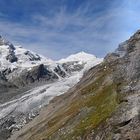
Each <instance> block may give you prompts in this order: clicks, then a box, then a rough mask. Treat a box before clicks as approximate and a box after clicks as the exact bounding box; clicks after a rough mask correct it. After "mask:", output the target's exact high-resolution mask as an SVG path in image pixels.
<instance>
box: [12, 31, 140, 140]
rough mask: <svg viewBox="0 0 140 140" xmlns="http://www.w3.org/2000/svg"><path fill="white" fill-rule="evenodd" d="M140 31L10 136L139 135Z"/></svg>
mask: <svg viewBox="0 0 140 140" xmlns="http://www.w3.org/2000/svg"><path fill="white" fill-rule="evenodd" d="M139 132H140V31H137V32H136V33H135V34H134V35H133V36H132V37H131V38H130V39H129V40H127V41H126V42H124V43H122V44H120V46H119V48H118V49H117V50H116V51H115V52H114V53H112V54H109V55H107V56H106V57H105V59H104V61H103V63H101V64H99V65H97V66H95V67H93V68H92V69H90V70H89V71H88V72H87V73H85V75H84V76H83V78H82V79H81V81H80V82H79V83H78V84H77V85H76V86H75V87H74V88H72V89H71V90H69V91H68V93H67V94H64V95H61V96H59V97H56V98H55V99H53V100H52V101H51V102H50V104H49V105H48V106H47V107H45V108H44V109H43V110H42V112H41V113H40V115H39V116H38V117H37V118H35V119H34V120H33V121H32V122H30V123H29V125H27V126H25V127H24V128H23V129H21V130H20V131H19V132H17V133H15V134H14V135H13V136H12V138H11V139H10V140H25V139H26V140H32V139H34V140H139V139H140V134H139Z"/></svg>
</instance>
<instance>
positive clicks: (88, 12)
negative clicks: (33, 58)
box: [0, 0, 139, 59]
mask: <svg viewBox="0 0 140 140" xmlns="http://www.w3.org/2000/svg"><path fill="white" fill-rule="evenodd" d="M129 1H130V0H129ZM128 4H129V6H128V7H127V6H126V0H124V1H123V2H122V3H121V5H117V4H116V3H112V4H111V6H110V7H109V8H108V9H105V10H101V11H100V10H99V11H96V12H95V13H94V12H93V11H94V9H93V8H92V7H93V4H91V1H88V2H87V3H86V4H85V3H83V4H82V5H80V6H79V7H78V8H77V9H75V10H74V11H73V12H70V11H68V7H67V6H66V5H62V6H60V7H59V8H58V9H57V10H56V9H55V10H54V11H53V14H52V16H49V15H47V14H42V13H36V14H32V15H30V20H29V21H28V22H27V24H25V22H23V23H22V22H13V21H9V20H8V19H6V18H5V19H4V18H0V31H1V33H2V34H3V35H4V36H5V37H6V38H9V39H10V40H11V41H14V43H15V44H17V42H18V43H20V44H22V45H23V46H24V47H25V48H28V49H31V50H34V51H37V52H39V53H41V54H43V55H47V56H48V57H51V58H54V59H59V58H61V57H66V56H68V55H69V54H71V53H75V52H78V51H87V52H89V53H94V54H95V55H97V56H100V57H103V56H104V55H105V54H106V53H107V52H110V51H113V50H114V49H115V48H116V47H117V44H118V43H120V42H121V41H123V40H125V39H127V38H128V36H130V34H132V32H134V31H135V30H136V28H138V27H139V25H138V23H139V15H138V9H137V10H136V9H135V8H134V7H131V6H130V3H128ZM95 5H96V4H95ZM134 22H135V24H134ZM131 23H132V24H131Z"/></svg>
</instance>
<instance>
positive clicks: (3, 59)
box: [0, 36, 54, 70]
mask: <svg viewBox="0 0 140 140" xmlns="http://www.w3.org/2000/svg"><path fill="white" fill-rule="evenodd" d="M42 63H45V64H48V65H49V64H52V63H54V62H53V61H52V60H51V59H49V58H46V57H44V56H41V55H38V54H36V53H34V52H32V51H30V50H27V49H24V48H22V47H21V46H14V45H13V44H12V43H10V42H9V41H6V40H5V39H3V37H2V36H0V69H1V70H4V69H7V68H10V69H14V68H22V69H24V68H30V67H33V66H36V65H38V64H42Z"/></svg>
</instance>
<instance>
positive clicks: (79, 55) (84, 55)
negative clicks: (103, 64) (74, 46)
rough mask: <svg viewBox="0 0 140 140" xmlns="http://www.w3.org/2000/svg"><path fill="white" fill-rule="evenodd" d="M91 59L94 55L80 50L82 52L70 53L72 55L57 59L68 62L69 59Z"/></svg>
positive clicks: (85, 60)
mask: <svg viewBox="0 0 140 140" xmlns="http://www.w3.org/2000/svg"><path fill="white" fill-rule="evenodd" d="M91 59H96V56H94V55H92V54H88V53H86V52H84V51H82V52H79V53H76V54H72V55H70V56H68V57H67V58H64V59H61V60H59V62H60V63H64V62H69V61H81V62H87V61H89V60H91Z"/></svg>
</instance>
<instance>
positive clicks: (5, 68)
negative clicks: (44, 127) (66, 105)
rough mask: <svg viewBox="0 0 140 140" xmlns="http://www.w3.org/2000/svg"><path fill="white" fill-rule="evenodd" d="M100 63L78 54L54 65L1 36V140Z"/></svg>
mask: <svg viewBox="0 0 140 140" xmlns="http://www.w3.org/2000/svg"><path fill="white" fill-rule="evenodd" d="M100 62H102V59H100V58H96V57H95V56H93V55H90V54H87V53H84V52H80V53H77V54H74V55H71V56H69V57H68V58H66V59H62V60H60V61H53V60H51V59H48V58H45V57H43V56H41V55H38V54H36V53H34V52H32V51H30V50H27V49H24V48H22V47H20V46H14V45H13V44H12V43H10V42H9V41H6V40H5V39H3V37H1V36H0V140H6V139H7V138H8V137H9V136H10V135H11V133H12V132H13V131H15V130H19V129H21V128H22V127H23V126H24V125H25V124H27V123H28V122H30V121H31V120H32V119H33V118H34V117H35V116H37V115H38V114H39V112H40V109H41V108H42V107H43V106H46V105H47V104H48V103H49V102H50V100H52V99H53V98H54V97H55V96H58V95H61V94H63V93H65V92H66V91H68V89H69V88H71V87H73V86H74V85H75V84H76V83H77V82H79V80H80V78H81V77H82V75H83V73H84V72H85V71H87V70H88V69H90V68H91V67H92V66H94V65H97V64H99V63H100Z"/></svg>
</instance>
